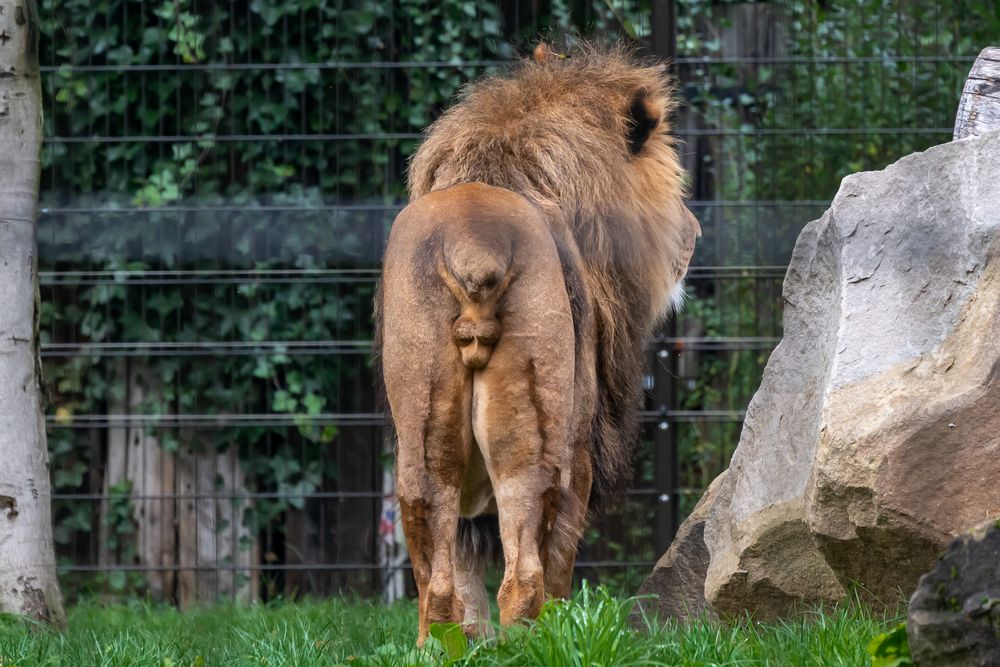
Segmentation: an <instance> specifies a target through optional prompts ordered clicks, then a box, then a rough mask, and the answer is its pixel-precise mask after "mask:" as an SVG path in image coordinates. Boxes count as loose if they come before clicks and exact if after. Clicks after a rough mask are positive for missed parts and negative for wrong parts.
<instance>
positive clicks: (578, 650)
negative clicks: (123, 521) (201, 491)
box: [0, 589, 898, 667]
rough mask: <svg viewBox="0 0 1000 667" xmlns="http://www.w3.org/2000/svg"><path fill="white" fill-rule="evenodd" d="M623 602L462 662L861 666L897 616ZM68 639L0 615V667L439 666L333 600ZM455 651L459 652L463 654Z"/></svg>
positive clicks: (387, 612) (125, 621)
mask: <svg viewBox="0 0 1000 667" xmlns="http://www.w3.org/2000/svg"><path fill="white" fill-rule="evenodd" d="M631 607H632V601H629V600H622V599H620V598H615V597H613V596H611V595H610V594H608V593H607V592H606V591H603V590H598V591H594V590H592V589H591V590H587V589H584V590H583V591H581V592H580V593H578V594H577V595H576V597H575V598H574V599H573V600H572V601H571V602H568V603H550V604H549V605H547V606H546V608H545V610H544V611H543V613H542V616H541V618H540V619H539V621H538V622H537V623H536V624H534V626H533V627H531V628H526V627H525V628H514V629H512V630H508V631H507V632H505V633H503V636H502V637H501V638H500V639H498V640H495V641H489V642H482V643H477V644H476V645H474V646H472V647H470V648H469V649H468V651H467V652H466V654H465V655H464V656H463V657H462V658H460V659H459V660H458V661H456V662H455V663H454V664H467V665H546V666H548V665H551V666H560V665H606V666H609V667H611V666H615V667H619V666H626V665H683V666H692V667H693V666H695V665H699V666H702V665H703V666H709V665H713V666H714V665H719V666H721V665H734V666H735V665H739V666H741V667H742V666H745V665H773V666H774V667H794V666H796V665H823V666H824V667H825V666H833V665H849V666H851V667H857V666H862V665H869V664H870V658H869V657H868V654H867V652H866V651H865V647H866V645H867V644H868V642H869V640H871V638H872V637H874V636H875V635H877V634H879V633H881V632H885V631H886V630H887V629H888V628H889V627H890V626H892V625H893V624H894V622H895V621H896V620H898V619H880V618H875V617H873V616H872V615H871V614H870V613H868V612H866V611H864V610H863V609H861V608H859V607H857V606H853V605H852V606H845V607H843V608H839V609H834V610H830V611H826V612H818V611H817V612H814V613H808V614H805V615H804V616H803V618H801V619H800V620H795V621H786V622H783V623H777V624H755V623H751V622H749V621H744V622H740V623H737V624H735V625H733V626H727V625H713V624H710V623H696V624H693V625H691V626H686V627H685V626H681V627H678V626H676V625H672V624H669V625H666V626H655V627H652V628H651V630H650V632H648V633H636V632H634V631H632V630H630V629H629V626H628V622H627V619H628V614H629V611H630V609H631ZM69 622H70V627H69V630H68V631H66V632H65V633H58V632H54V631H52V630H48V629H46V628H42V627H37V626H34V625H31V624H26V623H25V622H24V621H21V620H19V619H16V618H12V617H9V616H8V617H0V666H2V667H10V666H15V665H16V666H17V667H36V666H39V667H41V666H46V667H48V666H57V665H58V666H64V665H65V666H73V667H77V666H80V667H98V666H102V667H119V666H121V667H125V666H128V667H146V666H149V667H212V666H215V665H224V666H226V667H229V666H234V667H239V666H250V665H255V666H258V667H259V666H261V665H266V666H268V667H274V666H283V667H293V666H294V667H319V666H321V665H322V666H323V667H333V666H335V665H352V666H355V665H356V666H365V667H367V666H397V665H400V666H402V665H439V664H447V663H448V659H447V657H446V656H445V652H444V649H443V648H442V645H441V644H438V643H437V642H435V641H434V640H431V641H429V642H428V646H426V647H425V648H424V649H422V650H417V649H415V648H414V635H415V629H416V609H415V606H414V605H413V604H412V603H402V604H398V605H394V606H391V607H386V606H382V605H378V604H375V603H369V602H363V601H357V600H345V599H334V600H326V601H314V602H300V603H294V604H293V603H279V604H269V605H259V606H254V607H250V608H239V607H232V606H219V607H212V608H207V609H204V610H200V611H194V612H188V613H179V612H177V611H174V610H172V609H163V608H154V607H151V606H146V605H141V604H133V605H127V606H114V607H108V608H101V607H98V606H94V605H84V606H80V607H76V608H75V609H73V610H71V612H70V616H69ZM460 648H461V647H460Z"/></svg>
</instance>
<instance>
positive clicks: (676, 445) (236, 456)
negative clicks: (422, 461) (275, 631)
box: [39, 0, 1000, 606]
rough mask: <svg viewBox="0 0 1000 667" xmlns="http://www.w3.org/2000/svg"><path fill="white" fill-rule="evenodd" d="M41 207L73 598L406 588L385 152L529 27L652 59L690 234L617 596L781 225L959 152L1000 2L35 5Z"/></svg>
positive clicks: (691, 456)
mask: <svg viewBox="0 0 1000 667" xmlns="http://www.w3.org/2000/svg"><path fill="white" fill-rule="evenodd" d="M40 4H41V13H42V15H43V35H42V49H41V54H42V58H43V63H42V64H43V67H42V69H43V88H44V94H45V112H46V118H45V129H46V143H45V147H44V151H43V152H44V155H43V187H42V201H41V209H40V222H39V267H40V283H41V290H42V301H43V308H42V326H41V328H42V334H41V335H42V355H43V360H44V365H45V377H46V382H47V387H48V393H49V407H48V414H47V424H48V435H49V446H50V450H51V453H52V457H51V458H52V471H53V488H54V498H53V507H54V521H55V535H56V541H57V551H58V555H59V566H60V572H61V576H62V582H63V585H64V588H65V590H66V591H67V593H68V594H69V596H70V597H80V596H89V595H98V596H102V597H104V598H109V599H113V598H120V597H124V596H136V595H138V596H146V597H148V598H151V599H156V600H162V601H167V602H172V603H176V604H179V605H182V606H185V605H189V604H192V603H196V602H200V601H211V600H216V599H219V598H225V599H240V600H257V599H269V598H273V597H276V596H285V597H294V596H298V595H327V594H333V593H337V592H343V591H353V592H357V593H360V594H363V595H382V594H384V595H388V596H390V597H393V596H400V595H405V594H407V593H410V592H412V590H411V583H410V582H409V577H408V573H407V570H406V568H407V562H406V558H405V553H404V551H403V550H402V548H401V545H402V537H401V534H400V532H399V528H398V521H396V515H395V512H396V510H395V506H394V504H393V498H392V495H391V493H392V480H391V469H392V456H391V445H390V444H389V443H387V441H386V435H385V432H384V423H383V417H382V415H381V414H379V412H378V410H377V408H376V403H375V400H374V391H373V389H372V377H371V366H370V351H371V310H372V309H371V299H372V293H373V287H374V284H375V281H376V280H377V278H378V274H379V265H380V260H381V256H382V250H383V245H384V241H385V238H386V234H387V230H388V228H389V225H390V224H391V221H392V219H393V217H394V215H395V213H396V212H397V211H398V210H400V208H401V207H402V202H403V201H404V194H405V193H404V180H403V179H404V174H405V167H406V158H407V156H408V155H409V154H410V153H411V152H412V151H413V149H414V147H415V146H416V145H417V143H418V142H419V139H420V137H421V134H420V133H421V130H422V129H423V128H424V127H426V126H427V125H428V124H429V123H430V122H432V121H433V119H434V118H435V117H436V116H437V114H439V113H440V111H441V110H442V109H443V108H444V107H445V106H446V105H447V104H448V102H449V101H450V100H452V99H454V97H455V95H456V94H457V91H458V90H459V89H460V87H461V85H462V84H464V83H466V82H468V81H471V80H473V79H475V78H476V77H477V76H479V75H481V74H483V73H487V72H492V71H496V70H498V69H500V68H503V67H504V66H505V65H506V63H508V62H510V60H511V59H512V58H514V57H516V55H517V54H518V53H527V52H530V49H531V48H532V46H533V44H534V43H535V42H536V41H537V39H538V38H539V37H540V36H550V35H553V34H569V35H574V34H575V35H588V36H591V37H592V38H594V39H597V40H602V39H627V40H634V41H635V42H636V43H637V44H638V46H639V48H640V49H642V50H644V51H645V52H647V53H651V54H654V55H658V56H661V57H668V58H671V59H672V62H673V72H674V75H675V76H676V78H677V82H678V88H677V94H678V96H679V97H680V98H681V100H682V103H683V104H682V106H681V108H680V110H679V111H678V112H677V114H676V117H675V118H674V119H673V128H674V129H673V132H674V134H675V135H676V136H677V138H678V140H679V142H680V143H679V150H680V151H681V153H682V158H683V162H684V165H685V167H686V168H687V170H688V173H689V175H690V192H691V199H690V201H689V202H688V205H689V207H690V208H691V210H692V211H693V212H694V213H695V215H696V216H697V217H698V219H699V220H700V221H701V224H702V227H703V230H704V236H703V238H702V239H701V242H700V244H699V246H698V249H697V252H696V256H695V261H694V263H693V266H692V268H691V271H690V274H689V279H688V292H689V298H688V302H687V305H686V307H685V309H684V311H683V312H682V313H681V314H680V315H679V316H678V317H676V318H675V319H674V320H673V321H671V322H669V323H668V324H666V325H664V327H663V328H662V329H661V330H660V331H658V332H657V334H656V335H655V336H654V337H653V338H652V340H651V341H650V342H649V345H648V348H647V357H648V364H647V369H646V375H645V380H644V382H645V389H646V395H645V398H644V401H645V404H644V406H643V411H642V422H643V433H642V438H641V441H640V443H639V455H638V457H637V464H636V469H635V478H634V483H633V485H632V488H631V489H630V490H629V492H628V494H627V497H626V500H625V501H624V502H623V503H622V505H621V508H620V509H619V511H618V512H617V513H616V514H615V515H613V516H611V517H608V518H606V519H604V520H602V521H600V522H599V523H598V524H597V525H595V526H593V527H592V528H591V529H590V530H589V531H588V533H587V535H586V536H585V540H584V543H583V545H582V546H581V551H580V555H579V560H578V562H577V575H578V577H587V578H589V579H591V580H599V581H603V582H606V583H611V584H613V585H616V586H620V587H622V588H623V589H626V590H628V589H634V587H635V586H636V585H637V584H638V582H639V581H641V579H642V578H643V576H644V575H645V574H646V572H647V571H648V569H649V568H650V566H651V565H652V563H653V561H654V560H655V559H656V558H657V557H658V556H659V555H660V553H662V551H663V550H664V549H665V548H666V546H667V544H669V541H670V539H671V537H672V536H673V533H674V531H675V530H676V528H677V526H678V525H679V522H680V521H681V520H683V518H684V517H685V516H686V515H687V514H688V513H689V512H690V510H691V509H692V507H693V506H694V504H695V503H696V502H697V500H698V498H699V497H700V495H701V493H702V491H703V490H704V489H705V488H706V486H707V485H708V483H709V482H710V481H711V480H712V479H714V477H715V476H717V475H718V474H719V473H720V472H722V471H723V470H724V469H725V467H726V465H727V463H728V460H729V456H730V454H731V452H732V451H733V448H734V447H735V445H736V442H737V440H738V438H739V433H740V427H741V422H742V418H743V414H744V410H745V408H746V404H747V402H748V400H749V399H750V396H751V395H752V393H753V391H754V389H755V388H756V386H757V384H758V382H759V379H760V374H761V371H762V369H763V365H764V363H765V362H766V359H767V356H768V354H769V353H770V351H771V349H772V348H773V347H774V346H775V345H776V344H777V342H778V341H779V340H780V336H781V304H782V302H781V282H782V278H783V276H784V271H785V267H786V265H787V262H788V258H789V256H790V253H791V250H792V246H793V244H794V241H795V238H796V236H797V234H798V232H799V231H800V230H801V228H802V227H803V226H804V224H805V223H806V222H808V221H809V220H812V219H815V218H817V217H818V216H819V215H820V214H821V213H822V212H823V211H824V209H825V208H826V206H827V204H828V202H829V200H830V199H831V198H832V196H833V194H834V193H835V191H836V188H837V186H838V184H839V180H840V178H841V177H843V176H844V175H846V174H848V173H851V172H854V171H857V170H861V169H877V168H881V167H883V166H885V165H886V164H888V163H890V162H892V161H894V160H895V159H898V158H899V157H901V156H903V155H905V154H907V153H910V152H912V151H914V150H920V149H923V148H926V147H928V146H930V145H934V144H936V143H941V142H943V141H947V140H949V138H950V133H951V127H952V123H953V118H954V113H955V106H956V104H957V101H958V96H959V92H960V90H961V86H962V83H963V82H964V79H965V76H966V74H967V72H968V69H969V67H970V65H971V64H972V62H973V60H974V59H975V56H976V54H977V53H978V51H979V49H980V48H981V47H983V46H985V45H986V42H987V41H988V40H989V39H990V38H991V37H992V36H995V35H996V34H998V30H1000V18H998V12H997V11H996V9H997V8H996V5H995V3H992V2H973V1H971V0H963V1H958V2H952V3H938V2H929V1H924V0H915V1H914V0H905V1H904V0H879V1H877V2H876V1H873V0H859V1H858V2H856V3H851V5H850V7H849V8H847V7H838V6H835V5H837V4H838V3H829V2H825V1H820V0H782V1H781V2H756V3H750V2H747V3H743V2H714V3H705V2H698V1H695V0H676V1H666V0H594V1H592V2H587V1H582V0H563V1H558V0H551V1H545V0H535V1H533V2H519V1H517V0H500V1H499V2H487V3H479V2H471V1H458V0H453V1H449V2H440V3H438V2H430V1H429V0H395V1H394V2H392V3H381V2H373V1H371V2H370V1H368V0H358V1H356V2H350V3H348V2H343V1H340V0H338V1H333V0H331V1H329V2H327V1H325V0H301V1H300V2H285V3H257V2H246V3H244V2H227V3H217V2H209V1H207V0H164V1H158V0H107V2H104V3H100V5H99V6H98V5H93V6H91V4H90V3H78V2H66V3H57V2H56V1H55V0H42V2H41V3H40Z"/></svg>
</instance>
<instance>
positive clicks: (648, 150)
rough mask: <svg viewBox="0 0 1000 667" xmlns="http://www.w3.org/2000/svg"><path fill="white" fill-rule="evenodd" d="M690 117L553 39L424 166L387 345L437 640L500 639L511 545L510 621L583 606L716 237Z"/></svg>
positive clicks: (648, 82) (420, 158)
mask: <svg viewBox="0 0 1000 667" xmlns="http://www.w3.org/2000/svg"><path fill="white" fill-rule="evenodd" d="M671 109H672V100H671V90H670V87H669V85H668V81H667V79H666V76H665V70H664V68H663V67H662V66H661V65H656V64H646V63H642V62H640V61H639V59H638V58H636V57H635V56H634V55H633V54H632V53H631V52H630V51H629V50H627V49H625V48H623V47H611V48H595V47H590V46H583V47H581V48H579V49H577V50H575V51H574V52H573V53H571V54H570V56H569V57H563V56H556V55H555V54H553V53H551V52H550V51H549V49H548V47H546V46H545V45H544V44H543V45H540V46H539V48H538V49H536V52H535V58H534V59H533V60H526V61H525V62H523V63H520V64H518V65H517V66H515V67H514V68H513V69H512V70H511V71H510V72H508V73H506V74H501V75H497V76H492V77H488V78H485V79H483V80H481V81H480V82H478V83H476V84H474V85H472V86H471V87H469V88H468V89H467V90H466V91H465V92H464V95H463V96H462V98H461V99H460V101H459V102H458V103H456V104H455V105H454V106H453V107H452V108H451V109H449V110H448V111H446V112H445V113H444V114H443V115H442V116H441V118H440V119H438V121H436V122H435V123H434V124H433V125H432V126H431V127H430V128H429V130H428V132H427V137H426V139H425V140H424V142H423V143H422V145H421V146H420V148H419V149H418V150H417V152H416V154H415V155H414V157H413V160H412V162H411V165H410V170H409V190H410V203H409V205H408V206H407V207H406V208H405V209H404V210H403V211H402V212H401V213H400V214H399V216H398V217H397V218H396V221H395V222H394V223H393V227H392V231H391V233H390V237H389V242H388V245H387V249H386V254H385V258H384V270H383V277H382V281H381V283H380V286H379V291H378V294H377V296H376V313H375V319H376V340H375V346H376V354H377V356H378V357H379V358H380V363H381V375H382V377H381V379H382V381H383V382H384V389H385V394H386V398H387V399H388V407H389V412H390V416H391V419H392V422H393V425H394V427H395V431H396V434H397V441H398V442H397V493H398V497H399V502H400V509H401V514H402V521H403V529H404V533H405V535H406V540H407V545H408V548H409V552H410V558H411V561H412V564H413V573H414V577H415V579H416V582H417V588H418V593H419V629H418V641H419V642H421V643H422V642H423V640H424V639H425V638H426V636H427V632H428V628H429V625H430V624H431V623H435V622H461V623H463V625H464V627H465V628H466V629H467V631H468V632H470V633H475V632H483V631H485V630H486V629H487V625H486V624H487V622H488V619H489V605H488V600H487V598H486V592H485V589H484V587H483V581H482V579H483V572H484V568H485V565H486V561H487V560H488V559H487V557H486V551H487V549H486V548H485V545H487V544H488V543H489V538H490V536H491V535H490V534H491V533H492V532H494V531H495V532H498V533H499V538H500V545H501V547H502V553H503V557H504V567H505V571H504V577H503V581H502V583H501V585H500V590H499V593H498V602H499V605H500V621H501V623H510V622H513V621H515V620H516V619H518V618H522V617H534V616H535V615H537V613H538V611H539V609H540V606H541V604H542V602H543V601H544V599H545V598H546V597H547V596H554V597H565V596H567V595H568V594H569V592H570V585H571V579H572V570H573V562H574V559H575V555H576V550H577V546H578V543H579V540H580V537H581V535H582V533H583V529H584V527H585V525H586V521H587V517H588V514H590V513H593V512H594V511H597V510H599V509H600V508H602V507H604V506H606V505H607V503H608V502H609V501H610V500H612V499H614V498H615V496H616V494H617V493H619V492H620V491H621V490H622V487H623V486H624V484H626V483H627V482H628V480H629V478H630V476H631V473H632V459H631V454H630V452H631V449H632V445H633V443H634V441H635V439H636V436H637V429H638V420H637V411H638V408H639V402H640V397H641V380H642V378H641V375H642V349H643V346H644V343H645V341H646V338H647V337H648V335H649V333H650V331H651V329H652V327H653V325H654V324H655V323H656V322H657V321H658V320H659V319H660V318H661V317H663V316H664V315H665V314H666V313H667V312H668V311H669V309H670V306H671V304H672V303H674V302H675V301H676V300H677V294H678V293H679V291H680V284H681V280H682V279H683V276H684V274H685V272H686V271H687V266H688V263H689V262H690V259H691V255H692V252H693V250H694V243H695V238H696V237H697V236H698V235H700V228H699V226H698V223H697V221H696V220H695V219H694V217H693V216H692V215H691V214H690V212H689V211H688V210H687V209H686V208H685V206H684V204H683V201H682V196H683V186H682V182H683V172H682V169H681V167H680V164H679V162H678V158H677V153H676V150H675V147H674V143H673V141H672V139H671V138H670V136H669V135H668V127H667V122H666V118H667V116H668V115H669V113H670V111H671Z"/></svg>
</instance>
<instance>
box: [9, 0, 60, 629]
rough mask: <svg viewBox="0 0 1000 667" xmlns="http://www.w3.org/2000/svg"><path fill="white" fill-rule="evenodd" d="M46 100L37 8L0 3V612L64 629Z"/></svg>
mask: <svg viewBox="0 0 1000 667" xmlns="http://www.w3.org/2000/svg"><path fill="white" fill-rule="evenodd" d="M41 142H42V91H41V82H40V81H39V70H38V13H37V9H36V7H35V2H34V0H0V611H2V612H7V613H14V614H24V615H27V616H30V617H32V618H35V619H38V620H40V621H46V622H51V623H54V624H57V625H63V624H64V623H65V620H66V619H65V614H64V612H63V606H62V597H61V595H60V594H59V585H58V582H57V580H56V567H55V552H54V548H53V543H52V516H51V508H50V506H49V504H50V496H49V469H48V451H47V447H46V440H45V421H44V418H43V416H42V406H41V399H40V396H41V391H40V386H39V384H40V379H41V373H40V364H39V361H38V279H37V262H36V257H35V237H36V234H37V228H36V220H35V214H36V206H37V202H38V182H39V166H40V162H39V152H40V150H41Z"/></svg>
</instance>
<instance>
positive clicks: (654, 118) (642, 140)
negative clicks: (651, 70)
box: [625, 88, 662, 155]
mask: <svg viewBox="0 0 1000 667" xmlns="http://www.w3.org/2000/svg"><path fill="white" fill-rule="evenodd" d="M661 117H662V111H661V110H660V109H659V107H657V105H656V104H655V103H654V102H653V100H652V99H650V96H649V92H648V91H647V90H646V89H645V88H640V89H638V90H637V91H635V92H634V93H633V94H632V100H631V102H629V106H628V111H626V119H625V120H626V123H627V124H628V131H627V132H626V135H625V140H626V142H627V143H628V148H629V151H630V152H631V153H632V155H638V154H639V153H641V152H642V149H643V147H645V145H646V142H647V141H649V137H650V136H652V134H653V132H655V131H656V128H657V127H658V126H659V124H660V120H661Z"/></svg>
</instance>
